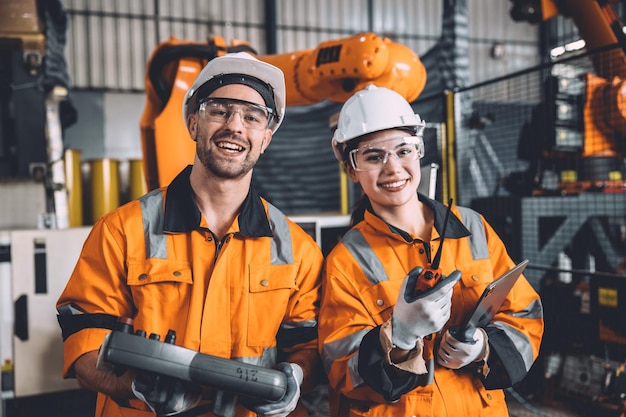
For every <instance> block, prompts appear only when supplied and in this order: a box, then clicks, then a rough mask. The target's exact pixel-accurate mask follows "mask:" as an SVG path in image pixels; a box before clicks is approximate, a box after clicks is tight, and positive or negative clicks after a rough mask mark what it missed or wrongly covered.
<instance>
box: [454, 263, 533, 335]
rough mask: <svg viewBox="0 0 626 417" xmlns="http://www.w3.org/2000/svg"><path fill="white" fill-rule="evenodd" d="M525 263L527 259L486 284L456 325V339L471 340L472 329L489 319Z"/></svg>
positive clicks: (498, 307) (513, 283) (500, 304)
mask: <svg viewBox="0 0 626 417" xmlns="http://www.w3.org/2000/svg"><path fill="white" fill-rule="evenodd" d="M527 265H528V259H525V260H523V261H522V262H520V263H519V264H517V265H515V266H514V267H513V268H511V269H510V270H508V271H507V272H505V273H504V274H503V275H501V276H500V277H499V278H498V279H496V280H495V281H493V282H491V283H490V284H489V285H487V287H486V288H485V290H484V291H483V293H482V295H481V296H480V298H479V299H478V301H477V302H476V306H475V307H474V310H473V311H472V314H470V315H469V316H468V317H467V318H466V319H465V320H464V322H463V323H462V324H461V325H460V326H459V327H458V330H456V331H455V335H454V336H455V338H456V339H457V340H459V341H463V340H461V339H460V338H463V339H465V340H464V341H466V342H467V341H468V338H469V340H472V339H471V337H472V335H473V333H474V332H473V329H474V328H476V327H484V326H485V325H487V324H488V323H489V322H490V321H491V319H492V318H493V316H494V315H495V314H496V313H497V312H498V310H499V309H500V307H501V306H502V303H504V300H505V299H506V296H507V294H508V293H509V292H510V291H511V288H513V285H515V283H516V282H517V280H518V278H519V277H521V276H522V273H523V272H524V270H525V269H526V266H527ZM457 336H458V337H457ZM459 337H460V338H459Z"/></svg>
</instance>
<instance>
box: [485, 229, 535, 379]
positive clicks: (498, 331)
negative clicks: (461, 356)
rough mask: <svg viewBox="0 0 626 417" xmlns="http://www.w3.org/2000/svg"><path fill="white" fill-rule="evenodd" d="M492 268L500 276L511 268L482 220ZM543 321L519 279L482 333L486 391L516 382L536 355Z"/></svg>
mask: <svg viewBox="0 0 626 417" xmlns="http://www.w3.org/2000/svg"><path fill="white" fill-rule="evenodd" d="M483 223H484V225H485V233H486V237H487V243H488V247H489V254H490V258H491V262H492V265H493V266H494V276H500V275H502V274H503V273H504V272H505V271H507V270H508V269H510V268H511V267H512V265H513V262H512V260H511V259H510V257H509V255H508V254H507V252H506V248H505V246H504V243H503V242H502V241H501V239H500V238H499V237H498V236H497V234H496V232H495V231H494V230H493V228H492V227H491V226H490V225H489V224H488V223H487V222H486V221H485V220H484V219H483ZM543 330H544V321H543V307H542V304H541V299H540V297H539V295H538V294H537V292H536V291H535V289H534V288H533V287H532V286H531V285H530V283H529V282H528V280H526V278H525V277H521V278H520V279H519V280H518V281H517V283H516V284H515V286H514V287H513V289H512V290H511V292H510V293H509V295H508V296H507V299H506V300H505V302H504V304H503V305H502V307H501V308H500V312H499V313H497V314H496V315H495V317H494V319H493V320H492V322H491V323H489V325H487V326H486V328H485V331H486V332H487V336H488V339H489V348H490V354H489V358H488V361H487V365H488V368H489V372H488V373H487V375H486V376H485V377H484V379H483V384H484V385H485V388H487V389H496V388H507V387H510V386H512V385H515V384H516V383H518V382H520V381H521V380H522V379H523V378H524V377H525V376H526V374H527V373H528V371H529V370H530V368H531V366H532V365H533V363H534V361H535V360H536V359H537V356H538V355H539V347H540V344H541V340H542V337H543Z"/></svg>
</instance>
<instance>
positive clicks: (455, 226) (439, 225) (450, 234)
mask: <svg viewBox="0 0 626 417" xmlns="http://www.w3.org/2000/svg"><path fill="white" fill-rule="evenodd" d="M417 197H418V198H419V200H420V201H421V202H422V203H424V204H425V205H427V206H428V207H429V208H430V209H432V211H433V213H434V215H435V229H436V230H437V231H438V232H439V234H441V232H442V231H443V221H444V220H445V218H446V212H447V211H448V206H446V205H444V204H443V203H441V202H439V201H437V200H432V199H430V198H428V197H427V196H425V195H423V194H420V193H417ZM389 229H390V230H391V231H392V232H393V233H397V234H399V235H400V236H402V238H403V239H404V240H405V241H407V242H412V241H413V238H412V237H411V235H409V234H408V233H407V232H405V231H404V230H402V229H400V228H398V227H395V226H393V225H391V224H389ZM471 234H472V233H471V232H470V231H469V230H467V227H465V226H464V225H463V222H462V221H461V220H460V219H459V218H458V217H457V216H456V215H455V214H454V213H450V217H449V218H448V226H446V236H445V238H446V239H448V238H452V239H459V238H462V237H467V236H471Z"/></svg>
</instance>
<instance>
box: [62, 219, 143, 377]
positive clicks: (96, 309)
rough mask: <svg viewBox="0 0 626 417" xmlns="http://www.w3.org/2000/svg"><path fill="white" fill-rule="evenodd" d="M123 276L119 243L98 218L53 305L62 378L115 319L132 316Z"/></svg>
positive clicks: (93, 347) (100, 339)
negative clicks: (60, 344) (60, 346)
mask: <svg viewBox="0 0 626 417" xmlns="http://www.w3.org/2000/svg"><path fill="white" fill-rule="evenodd" d="M124 274H125V269H124V255H123V254H122V251H121V250H120V241H119V240H118V239H117V237H116V236H115V233H114V232H112V230H111V229H110V228H109V226H108V225H107V224H106V223H105V221H104V220H102V219H101V220H99V221H98V222H97V223H96V224H95V225H94V226H93V228H92V230H91V232H90V234H89V236H88V237H87V239H86V241H85V243H84V245H83V249H82V251H81V254H80V257H79V259H78V261H77V263H76V266H75V267H74V270H73V272H72V275H71V276H70V278H69V280H68V282H67V284H66V287H65V289H64V290H63V292H62V293H61V295H60V297H59V299H58V300H57V304H56V307H57V312H58V315H57V319H58V321H59V325H60V326H61V331H62V336H63V341H64V343H63V351H64V365H63V375H64V377H72V376H73V369H72V365H73V364H74V361H76V359H78V357H79V356H81V355H82V354H84V353H87V352H90V351H93V350H97V349H99V347H100V345H101V344H102V341H103V339H104V336H105V335H106V334H107V333H109V331H110V330H111V329H113V328H114V327H115V325H116V323H117V319H118V317H120V316H125V317H132V313H133V312H132V303H131V302H130V300H131V296H130V291H129V290H128V288H127V287H126V285H125V280H124Z"/></svg>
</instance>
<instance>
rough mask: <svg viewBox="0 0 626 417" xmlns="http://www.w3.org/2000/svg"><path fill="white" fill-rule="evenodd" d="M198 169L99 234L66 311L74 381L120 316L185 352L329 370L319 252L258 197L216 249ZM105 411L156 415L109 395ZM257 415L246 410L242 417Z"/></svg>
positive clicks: (63, 305) (77, 273)
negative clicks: (80, 362)
mask: <svg viewBox="0 0 626 417" xmlns="http://www.w3.org/2000/svg"><path fill="white" fill-rule="evenodd" d="M190 172H191V167H190V166H189V167H187V168H186V169H185V170H184V171H183V172H181V173H180V174H179V175H178V176H177V177H176V178H175V179H174V180H173V181H172V183H171V184H170V185H169V187H168V188H161V189H157V190H154V191H152V192H150V193H148V194H146V195H145V196H143V197H141V198H140V199H138V200H135V201H132V202H130V203H128V204H126V205H124V206H122V207H120V208H118V209H116V210H114V211H112V212H110V213H108V214H106V215H105V216H104V217H103V218H101V219H100V220H99V221H98V222H97V223H96V224H95V225H94V226H93V230H92V231H91V232H90V234H89V236H88V238H87V240H86V241H85V244H84V247H83V249H82V253H81V255H80V258H79V260H78V262H77V264H76V267H75V269H74V271H73V273H72V275H71V277H70V279H69V281H68V283H67V286H66V288H65V289H64V291H63V293H62V294H61V296H60V298H59V299H58V302H57V311H58V320H59V324H60V326H61V329H62V334H63V341H64V367H63V375H64V377H65V378H70V377H73V376H74V371H73V364H74V362H75V361H76V359H78V357H79V356H81V355H82V354H84V353H86V352H90V351H94V350H98V348H99V347H100V345H101V344H102V341H103V339H104V337H105V335H106V334H107V333H109V332H110V331H111V330H112V329H113V328H115V326H116V322H117V319H118V318H119V317H130V318H132V319H134V328H135V330H138V329H140V330H144V331H145V332H146V333H147V334H151V333H155V334H157V335H160V336H161V340H163V339H164V337H165V335H166V333H167V332H168V330H174V331H175V332H176V341H177V343H176V344H177V345H180V346H184V347H186V348H189V349H193V350H195V351H199V352H202V353H206V354H210V355H215V356H219V357H222V358H227V359H236V360H238V361H242V362H245V363H251V364H254V365H260V366H266V367H271V366H273V365H274V364H275V363H277V362H278V361H288V362H294V363H298V364H300V365H301V366H302V368H303V370H304V374H305V380H306V378H307V375H310V373H311V372H313V373H314V371H315V367H316V366H318V367H319V366H320V364H319V353H318V351H317V331H316V329H317V315H318V304H319V286H320V278H321V268H322V262H323V257H322V253H321V250H320V248H319V246H318V245H317V244H316V243H315V241H314V240H313V239H312V238H311V237H310V236H309V235H308V234H307V233H306V232H304V231H303V230H302V229H301V228H300V227H299V226H298V225H297V224H295V223H294V222H293V221H291V220H290V219H288V218H287V217H286V216H285V215H284V214H283V213H281V212H280V211H279V210H278V209H276V208H275V207H274V206H272V205H271V204H269V203H268V202H267V201H265V200H264V199H262V198H261V197H259V196H258V195H257V194H256V192H255V191H254V190H253V189H252V188H251V190H250V192H249V194H248V196H247V198H246V200H245V201H244V203H243V205H242V207H241V212H240V214H239V216H238V217H237V218H236V219H235V221H234V222H233V224H232V225H231V227H230V230H229V231H228V233H227V235H226V236H225V237H224V239H222V240H221V241H219V240H217V239H216V237H215V236H214V235H213V233H212V232H211V230H210V228H209V225H207V223H206V220H205V219H204V217H202V215H201V213H200V211H199V210H198V208H197V206H196V204H195V201H194V197H193V193H192V190H191V185H190V183H189V173H190ZM96 407H97V409H96V415H97V416H148V415H152V413H151V412H150V411H149V409H148V408H147V406H146V405H145V404H144V403H143V402H142V401H140V400H136V399H133V400H130V401H128V402H127V403H126V402H120V404H118V403H116V402H115V400H113V399H112V398H109V397H106V396H104V395H103V394H99V395H98V400H97V405H96ZM139 410H141V411H139ZM205 415H210V414H205ZM252 415H254V414H253V413H251V412H249V411H248V410H247V409H245V408H244V407H243V406H240V405H238V406H237V413H236V416H252Z"/></svg>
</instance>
